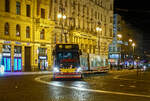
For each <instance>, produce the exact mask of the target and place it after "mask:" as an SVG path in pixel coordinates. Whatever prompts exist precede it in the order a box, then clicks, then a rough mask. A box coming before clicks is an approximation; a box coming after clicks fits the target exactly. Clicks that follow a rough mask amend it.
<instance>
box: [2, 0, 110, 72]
mask: <svg viewBox="0 0 150 101" xmlns="http://www.w3.org/2000/svg"><path fill="white" fill-rule="evenodd" d="M0 5H1V6H0V21H1V23H0V54H1V55H2V57H3V60H2V63H3V65H4V67H5V71H31V70H33V71H34V70H38V69H42V70H43V69H46V70H48V69H50V67H51V65H52V50H53V47H54V45H55V44H56V43H78V44H79V46H80V49H81V50H82V52H84V53H88V54H98V55H100V56H101V58H102V59H104V60H105V61H106V60H107V59H108V45H109V44H110V42H111V41H112V36H113V0H0Z"/></svg>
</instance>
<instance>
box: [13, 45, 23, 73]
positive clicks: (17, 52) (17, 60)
mask: <svg viewBox="0 0 150 101" xmlns="http://www.w3.org/2000/svg"><path fill="white" fill-rule="evenodd" d="M21 48H22V47H21V46H15V47H14V71H21V70H22V49H21Z"/></svg>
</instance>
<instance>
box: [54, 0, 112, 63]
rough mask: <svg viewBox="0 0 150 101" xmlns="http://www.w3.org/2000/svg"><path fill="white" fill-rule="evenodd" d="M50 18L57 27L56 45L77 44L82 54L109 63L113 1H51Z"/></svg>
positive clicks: (55, 31)
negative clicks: (94, 55)
mask: <svg viewBox="0 0 150 101" xmlns="http://www.w3.org/2000/svg"><path fill="white" fill-rule="evenodd" d="M51 19H52V20H53V21H55V24H56V25H55V29H54V30H53V43H54V44H55V43H78V44H79V46H80V49H81V50H82V52H83V53H87V54H97V55H100V58H101V60H102V61H103V62H104V61H105V62H107V59H108V46H109V44H110V43H111V41H112V37H113V0H52V3H51ZM97 28H100V29H101V30H97ZM102 64H104V63H102Z"/></svg>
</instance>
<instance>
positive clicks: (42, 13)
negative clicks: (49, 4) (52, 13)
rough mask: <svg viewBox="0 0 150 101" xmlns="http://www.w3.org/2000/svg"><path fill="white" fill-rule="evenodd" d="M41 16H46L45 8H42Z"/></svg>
mask: <svg viewBox="0 0 150 101" xmlns="http://www.w3.org/2000/svg"><path fill="white" fill-rule="evenodd" d="M41 18H45V9H43V8H41Z"/></svg>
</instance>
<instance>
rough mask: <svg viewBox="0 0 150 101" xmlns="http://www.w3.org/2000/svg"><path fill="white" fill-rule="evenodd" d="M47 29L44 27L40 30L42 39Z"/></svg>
mask: <svg viewBox="0 0 150 101" xmlns="http://www.w3.org/2000/svg"><path fill="white" fill-rule="evenodd" d="M44 34H45V30H44V29H42V30H41V32H40V39H44Z"/></svg>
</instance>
